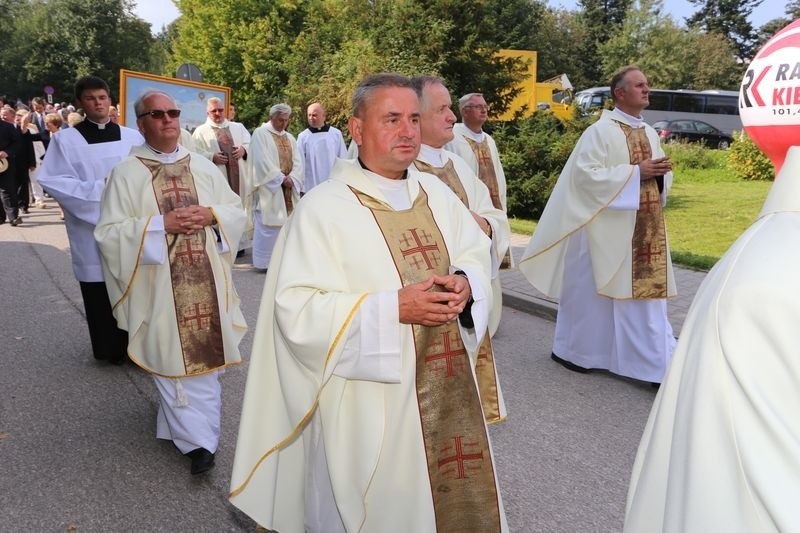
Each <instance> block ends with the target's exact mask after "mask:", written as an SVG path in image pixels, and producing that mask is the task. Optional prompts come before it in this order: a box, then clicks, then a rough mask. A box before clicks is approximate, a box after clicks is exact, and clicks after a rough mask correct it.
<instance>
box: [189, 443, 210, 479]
mask: <svg viewBox="0 0 800 533" xmlns="http://www.w3.org/2000/svg"><path fill="white" fill-rule="evenodd" d="M186 456H187V457H188V458H189V459H191V460H192V475H196V474H202V473H203V472H207V471H208V470H211V468H212V467H213V466H214V454H213V453H211V452H210V451H208V450H206V449H205V448H196V449H194V450H192V451H190V452H189V453H187V454H186Z"/></svg>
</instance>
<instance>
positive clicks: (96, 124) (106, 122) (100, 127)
mask: <svg viewBox="0 0 800 533" xmlns="http://www.w3.org/2000/svg"><path fill="white" fill-rule="evenodd" d="M83 121H84V122H88V123H90V124H94V125H95V126H97V129H98V130H104V129H106V126H107V125H108V123H109V122H111V119H110V118H109V119H106V121H105V122H103V123H102V124H100V123H99V122H94V121H93V120H89V118H88V117H87V118H85V119H83Z"/></svg>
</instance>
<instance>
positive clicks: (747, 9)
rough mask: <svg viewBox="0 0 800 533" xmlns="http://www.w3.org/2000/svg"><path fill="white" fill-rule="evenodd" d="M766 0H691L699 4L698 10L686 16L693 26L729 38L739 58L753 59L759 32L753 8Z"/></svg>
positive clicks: (746, 60)
mask: <svg viewBox="0 0 800 533" xmlns="http://www.w3.org/2000/svg"><path fill="white" fill-rule="evenodd" d="M763 1H764V0H689V2H691V3H692V4H693V5H695V6H699V8H698V11H696V12H695V13H694V15H692V16H691V17H689V18H687V19H686V23H687V24H688V25H689V27H694V28H698V29H700V30H702V31H704V32H706V33H712V32H714V33H718V34H720V35H722V36H723V37H725V38H727V39H728V40H729V41H730V42H731V44H732V45H733V47H734V49H735V50H736V55H737V57H738V58H739V59H740V60H741V61H744V62H749V61H750V59H752V58H753V55H754V52H755V50H754V47H755V44H756V33H755V31H754V30H753V25H752V24H750V21H749V20H748V19H749V17H750V14H751V13H752V12H753V9H754V8H756V7H758V6H759V5H761V3H762V2H763Z"/></svg>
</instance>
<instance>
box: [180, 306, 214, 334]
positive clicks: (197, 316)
mask: <svg viewBox="0 0 800 533" xmlns="http://www.w3.org/2000/svg"><path fill="white" fill-rule="evenodd" d="M201 305H202V310H203V311H204V312H201V307H200V306H201ZM192 312H194V314H193V315H190V314H189V313H192ZM211 316H212V313H211V310H210V309H209V306H208V304H200V303H196V304H192V305H190V306H189V307H187V308H184V313H183V318H182V319H181V322H183V325H184V326H186V327H189V326H190V324H189V323H190V322H192V321H194V322H195V326H196V327H193V328H192V329H193V330H195V331H200V330H203V329H209V328H210V326H211ZM204 322H205V327H204Z"/></svg>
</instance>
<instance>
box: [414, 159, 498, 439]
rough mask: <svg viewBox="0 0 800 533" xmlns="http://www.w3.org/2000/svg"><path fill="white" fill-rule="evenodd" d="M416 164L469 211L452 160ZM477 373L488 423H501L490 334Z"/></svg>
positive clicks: (465, 193) (486, 339) (484, 345)
mask: <svg viewBox="0 0 800 533" xmlns="http://www.w3.org/2000/svg"><path fill="white" fill-rule="evenodd" d="M414 164H415V165H416V166H417V169H419V171H420V172H427V173H428V174H433V175H434V176H436V177H437V178H439V179H440V180H442V181H443V182H444V183H445V184H446V185H447V186H448V187H450V189H451V190H452V191H453V192H454V193H456V196H458V198H459V200H461V202H462V203H463V204H464V205H465V206H466V207H467V209H469V200H467V192H466V191H465V190H464V185H463V184H462V183H461V180H460V179H459V178H458V173H457V172H456V168H455V166H454V165H453V160H452V159H448V160H447V163H446V164H445V166H443V167H434V166H432V165H429V164H427V163H424V162H422V161H420V160H416V161H415V162H414ZM475 373H476V375H477V377H478V388H479V389H480V391H481V403H483V412H484V415H485V416H486V421H487V422H488V423H490V424H492V423H494V422H500V421H501V420H502V418H501V417H500V400H499V398H498V396H497V372H496V371H495V362H494V350H493V349H492V339H491V338H489V334H488V332H487V333H486V335H484V337H483V342H481V345H480V346H479V347H478V364H477V366H476V367H475Z"/></svg>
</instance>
